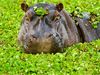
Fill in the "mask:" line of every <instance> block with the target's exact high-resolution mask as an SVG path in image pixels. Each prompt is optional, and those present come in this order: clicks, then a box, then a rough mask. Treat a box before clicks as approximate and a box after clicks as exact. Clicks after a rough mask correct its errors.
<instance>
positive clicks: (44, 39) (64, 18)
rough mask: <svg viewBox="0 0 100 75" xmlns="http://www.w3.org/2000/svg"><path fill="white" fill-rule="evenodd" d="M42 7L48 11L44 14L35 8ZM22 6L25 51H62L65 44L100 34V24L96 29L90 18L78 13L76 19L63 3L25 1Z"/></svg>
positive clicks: (85, 40)
mask: <svg viewBox="0 0 100 75" xmlns="http://www.w3.org/2000/svg"><path fill="white" fill-rule="evenodd" d="M40 7H42V8H43V9H44V10H46V11H47V12H48V13H46V14H44V15H42V16H41V14H37V13H36V11H35V9H36V8H37V9H38V8H40ZM21 8H22V10H23V11H24V12H25V15H24V17H23V19H22V23H21V28H20V31H19V35H18V41H19V43H20V45H21V46H22V47H23V48H24V51H25V52H26V53H41V52H44V53H56V52H63V48H64V47H68V46H71V45H73V44H75V43H79V42H90V41H92V40H96V39H98V38H100V24H98V27H99V28H97V29H93V28H92V27H91V24H90V23H89V22H88V21H87V20H84V19H80V18H78V17H77V18H75V20H73V19H72V17H71V16H70V15H69V14H68V13H67V12H66V11H65V10H64V9H63V4H62V3H59V4H57V5H53V4H46V3H38V4H35V5H33V6H30V7H29V6H28V5H27V4H26V3H22V4H21ZM75 21H77V22H78V25H76V23H75Z"/></svg>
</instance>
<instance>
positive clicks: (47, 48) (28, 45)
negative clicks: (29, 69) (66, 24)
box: [24, 33, 64, 53]
mask: <svg viewBox="0 0 100 75" xmlns="http://www.w3.org/2000/svg"><path fill="white" fill-rule="evenodd" d="M63 46H64V42H63V40H62V38H61V37H60V35H58V34H57V33H56V34H52V35H51V36H50V37H49V38H34V37H33V36H30V37H29V38H26V42H25V43H24V48H25V51H26V52H27V53H41V52H43V53H56V52H63Z"/></svg>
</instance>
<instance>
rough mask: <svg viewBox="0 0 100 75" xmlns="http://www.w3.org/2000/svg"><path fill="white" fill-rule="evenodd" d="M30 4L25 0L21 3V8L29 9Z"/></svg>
mask: <svg viewBox="0 0 100 75" xmlns="http://www.w3.org/2000/svg"><path fill="white" fill-rule="evenodd" d="M28 8H29V7H28V5H27V4H26V3H25V2H23V3H21V9H22V10H23V11H24V12H26V11H27V10H28Z"/></svg>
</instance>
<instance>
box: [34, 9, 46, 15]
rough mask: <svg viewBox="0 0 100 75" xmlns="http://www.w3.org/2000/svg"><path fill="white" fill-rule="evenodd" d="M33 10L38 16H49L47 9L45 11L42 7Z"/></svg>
mask: <svg viewBox="0 0 100 75" xmlns="http://www.w3.org/2000/svg"><path fill="white" fill-rule="evenodd" d="M33 9H34V11H35V13H36V14H37V15H38V16H44V15H47V14H48V10H47V9H44V8H42V7H40V8H37V7H34V8H33Z"/></svg>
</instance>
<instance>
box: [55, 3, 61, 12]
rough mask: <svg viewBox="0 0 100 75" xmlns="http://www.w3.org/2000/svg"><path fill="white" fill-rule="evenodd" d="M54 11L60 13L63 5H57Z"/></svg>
mask: <svg viewBox="0 0 100 75" xmlns="http://www.w3.org/2000/svg"><path fill="white" fill-rule="evenodd" d="M56 9H57V10H58V11H59V12H60V11H61V10H62V9H63V4H62V3H59V4H57V5H56Z"/></svg>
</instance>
